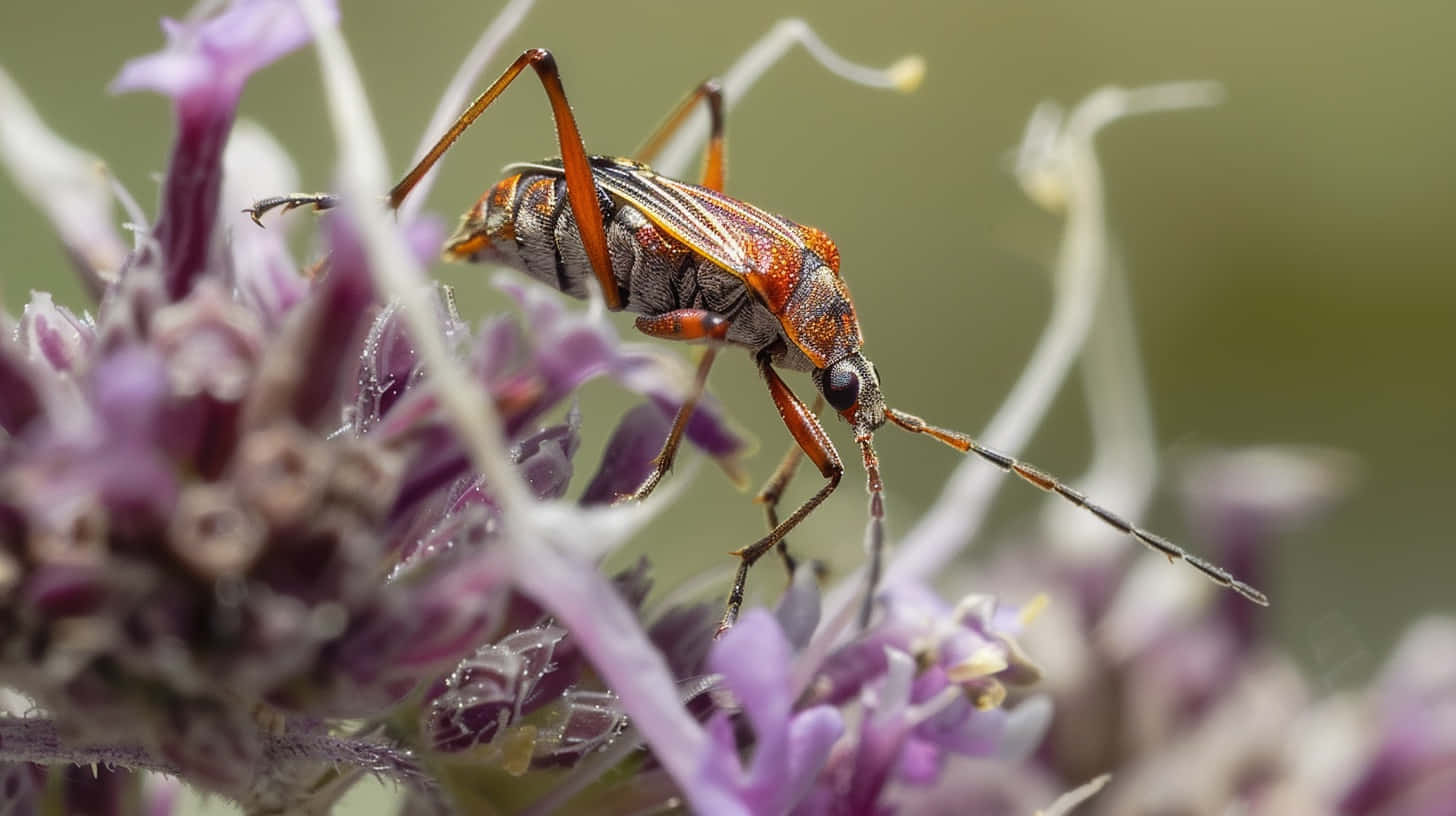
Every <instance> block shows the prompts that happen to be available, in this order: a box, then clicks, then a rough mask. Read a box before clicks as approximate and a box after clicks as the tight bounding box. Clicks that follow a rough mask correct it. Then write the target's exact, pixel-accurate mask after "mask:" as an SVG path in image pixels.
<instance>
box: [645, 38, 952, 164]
mask: <svg viewBox="0 0 1456 816" xmlns="http://www.w3.org/2000/svg"><path fill="white" fill-rule="evenodd" d="M795 45H802V46H804V48H805V50H807V51H808V52H809V55H810V56H812V57H813V58H814V60H815V61H816V62H818V63H819V64H820V65H822V66H823V67H824V68H825V69H826V70H828V71H829V72H830V73H832V74H834V75H835V76H838V77H841V78H843V79H847V80H849V81H850V82H853V83H855V84H858V85H864V86H867V87H870V88H884V89H887V90H898V91H901V92H909V91H911V90H914V89H915V87H916V86H917V85H919V84H920V79H921V77H922V76H923V75H924V73H925V62H924V60H922V59H921V58H920V57H916V56H907V57H902V58H901V59H899V60H897V61H896V62H895V63H894V64H893V65H891V66H890V67H888V68H871V67H869V66H866V65H861V64H859V63H856V62H851V61H849V60H847V59H845V58H844V57H842V56H840V55H839V54H838V53H837V52H835V51H834V50H833V49H832V48H830V47H829V46H827V45H825V44H824V41H823V40H821V39H819V35H818V34H815V33H814V29H813V28H810V26H809V24H808V23H806V22H804V21H803V20H800V19H796V18H789V19H784V20H779V21H778V22H777V23H774V26H773V28H771V29H769V31H768V33H767V34H765V35H763V37H761V38H759V40H758V42H756V43H754V44H753V45H752V46H750V47H749V49H748V50H747V51H746V52H744V54H743V56H741V57H739V58H738V60H737V61H736V62H734V63H733V65H732V67H730V68H729V69H728V70H727V71H726V72H724V74H723V75H722V76H721V77H720V80H721V81H722V83H723V107H724V109H725V110H732V109H733V108H734V106H735V105H737V104H738V100H740V99H742V98H743V96H744V94H746V93H748V90H749V89H750V88H752V87H753V86H754V84H755V83H757V82H758V80H759V78H760V77H762V76H763V75H764V73H765V72H767V71H768V70H769V69H770V68H772V67H773V66H774V64H775V63H777V62H778V61H779V60H780V59H783V57H784V55H785V54H787V53H788V52H789V49H791V48H793V47H794V46H795ZM707 138H708V112H707V111H706V110H704V109H702V108H699V109H698V110H697V111H694V112H693V114H692V118H691V119H689V120H688V121H687V123H686V124H684V125H683V127H682V129H681V130H679V131H678V134H677V135H676V136H674V137H673V138H672V140H671V141H669V142H668V143H667V145H666V146H665V147H664V148H663V149H662V151H661V152H660V153H659V154H658V155H657V157H656V159H655V160H654V161H653V162H652V163H653V166H654V167H656V168H657V170H658V171H660V172H661V173H663V174H664V175H668V176H681V175H682V174H683V173H684V172H686V171H687V169H688V166H689V162H691V161H692V158H693V155H694V154H695V153H697V151H698V148H700V147H701V146H702V144H703V142H704V141H705V140H706V139H707ZM643 158H644V159H645V158H647V157H643Z"/></svg>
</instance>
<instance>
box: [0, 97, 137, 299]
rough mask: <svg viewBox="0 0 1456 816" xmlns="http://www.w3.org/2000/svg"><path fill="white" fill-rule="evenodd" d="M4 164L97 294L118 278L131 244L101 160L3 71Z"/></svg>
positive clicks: (0, 136) (0, 122) (0, 150)
mask: <svg viewBox="0 0 1456 816" xmlns="http://www.w3.org/2000/svg"><path fill="white" fill-rule="evenodd" d="M0 164H3V165H4V166H5V168H6V169H7V170H9V171H10V174H11V176H13V177H14V178H15V182H16V185H17V186H18V187H20V189H21V191H22V192H24V193H25V195H26V196H28V197H29V198H30V200H31V201H32V202H34V203H35V204H36V205H37V206H38V207H39V208H40V209H41V210H42V211H43V212H44V213H45V214H46V217H47V218H49V219H50V222H51V226H53V227H54V228H55V230H56V234H57V235H59V236H60V238H61V242H62V243H64V244H65V246H66V249H67V250H68V251H69V252H70V254H71V257H72V258H73V259H75V260H76V261H77V262H78V263H79V264H80V266H81V271H82V276H83V278H84V279H85V281H86V282H87V283H88V284H89V286H90V288H91V290H92V291H93V293H97V294H99V293H100V291H101V289H102V288H103V287H104V286H105V284H106V283H108V282H110V281H113V280H115V279H116V274H117V271H118V270H119V269H121V264H122V261H123V260H124V259H125V258H126V255H127V246H126V244H125V243H124V242H123V241H122V240H121V235H120V234H119V233H118V232H117V229H116V222H115V221H114V220H113V218H112V214H111V202H112V198H111V188H110V186H109V185H108V183H107V178H106V171H105V168H104V165H103V164H102V162H101V160H100V159H97V158H96V157H95V156H92V155H91V154H89V153H86V152H85V151H82V150H80V149H78V148H76V147H73V146H72V145H70V144H68V143H67V142H66V141H65V140H63V139H62V138H61V137H60V136H57V135H56V134H55V133H53V132H51V130H50V129H49V128H47V127H46V126H45V122H43V121H41V118H40V115H39V114H37V113H36V111H35V108H33V107H31V105H30V102H29V101H27V100H26V98H25V95H24V94H22V93H21V91H20V88H19V87H18V86H17V85H16V84H15V83H14V82H13V81H12V80H11V79H10V75H9V74H7V73H5V71H4V70H0Z"/></svg>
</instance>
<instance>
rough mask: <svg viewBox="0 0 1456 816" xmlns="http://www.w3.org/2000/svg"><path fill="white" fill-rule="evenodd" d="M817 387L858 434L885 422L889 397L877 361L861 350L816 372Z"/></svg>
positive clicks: (830, 405) (860, 434)
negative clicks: (871, 360)
mask: <svg viewBox="0 0 1456 816" xmlns="http://www.w3.org/2000/svg"><path fill="white" fill-rule="evenodd" d="M813 376H814V386H815V387H816V388H818V389H819V393H821V394H823V395H824V401H825V402H827V403H829V407H831V408H833V409H834V410H835V411H837V412H839V415H840V416H842V417H844V418H845V420H847V421H848V422H849V424H850V425H851V426H852V427H853V428H854V432H855V435H856V436H867V435H869V434H871V433H873V432H874V431H875V430H877V429H878V428H879V427H880V426H881V425H884V424H885V398H884V396H883V395H881V394H880V376H879V373H878V372H877V371H875V364H874V363H871V362H870V361H869V360H866V359H865V358H864V355H862V354H860V353H859V352H855V353H854V354H851V355H849V356H848V357H844V358H842V359H840V360H839V361H838V362H836V363H834V364H832V365H830V366H827V367H825V368H821V369H817V370H815V371H814V374H813Z"/></svg>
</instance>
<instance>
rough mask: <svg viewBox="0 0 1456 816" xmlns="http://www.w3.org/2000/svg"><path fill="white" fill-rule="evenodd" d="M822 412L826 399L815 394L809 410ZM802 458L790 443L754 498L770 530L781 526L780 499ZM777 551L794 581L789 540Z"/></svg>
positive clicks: (817, 566) (818, 566)
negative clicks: (761, 509) (759, 505)
mask: <svg viewBox="0 0 1456 816" xmlns="http://www.w3.org/2000/svg"><path fill="white" fill-rule="evenodd" d="M822 410H824V397H823V395H821V394H815V395H814V404H813V406H811V407H810V408H809V412H810V413H812V414H813V415H814V416H816V417H817V416H819V412H820V411H822ZM802 458H804V451H803V450H802V449H801V448H800V447H799V445H798V443H797V442H795V443H790V444H789V450H788V451H787V452H786V453H785V454H784V458H783V459H782V460H780V461H779V465H778V467H776V468H774V472H773V475H771V476H769V477H768V481H767V482H764V484H763V487H761V488H759V491H758V495H756V496H754V497H753V500H754V501H755V502H757V503H758V504H761V505H763V510H764V516H765V517H767V519H768V528H769V529H770V530H772V529H774V528H775V527H777V526H779V499H781V498H783V495H784V491H785V490H787V489H788V487H789V482H790V481H792V480H793V478H794V471H796V470H798V467H799V460H800V459H802ZM776 549H777V550H778V553H779V556H780V557H781V558H783V561H784V567H785V568H786V569H787V570H788V571H789V578H790V579H791V580H792V579H793V577H794V570H795V569H797V568H798V566H799V564H798V562H797V561H795V560H794V557H793V556H792V555H789V541H788V539H786V538H781V539H779V543H778V545H777V547H776ZM822 566H823V565H821V564H818V563H816V564H815V572H820V571H821V570H822Z"/></svg>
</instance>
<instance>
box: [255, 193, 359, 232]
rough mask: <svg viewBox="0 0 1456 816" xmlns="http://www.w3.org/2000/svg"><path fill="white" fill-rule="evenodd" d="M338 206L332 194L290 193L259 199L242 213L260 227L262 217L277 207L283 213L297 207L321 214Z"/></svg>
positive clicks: (337, 200) (336, 197) (336, 198)
mask: <svg viewBox="0 0 1456 816" xmlns="http://www.w3.org/2000/svg"><path fill="white" fill-rule="evenodd" d="M338 205H339V199H338V196H335V195H333V194H332V193H290V194H289V195H281V196H269V197H268V198H260V199H258V200H257V201H254V202H253V206H251V207H248V208H246V209H244V210H243V212H245V213H247V214H248V215H249V216H250V217H251V218H252V219H253V223H254V224H257V225H258V226H260V227H261V226H263V216H264V215H267V214H268V213H270V212H272V211H273V210H276V209H278V208H279V207H282V208H283V211H284V212H288V211H289V210H292V209H295V208H297V207H313V209H314V212H322V211H324V210H332V209H333V208H334V207H337V206H338Z"/></svg>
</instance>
